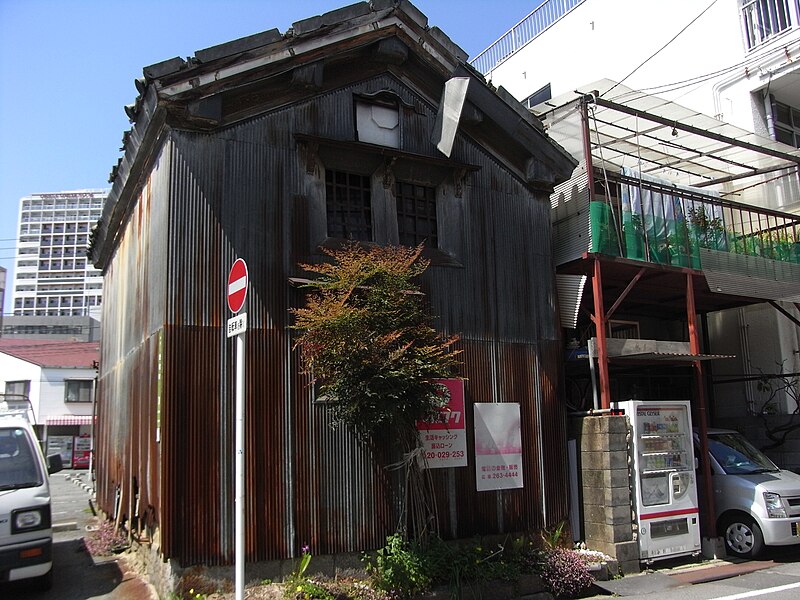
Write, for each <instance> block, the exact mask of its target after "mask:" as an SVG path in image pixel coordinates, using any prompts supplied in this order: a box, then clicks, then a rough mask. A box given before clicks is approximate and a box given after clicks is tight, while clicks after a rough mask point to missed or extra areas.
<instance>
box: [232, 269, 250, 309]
mask: <svg viewBox="0 0 800 600" xmlns="http://www.w3.org/2000/svg"><path fill="white" fill-rule="evenodd" d="M246 297H247V264H246V263H245V262H244V261H243V260H242V259H241V258H237V259H236V261H235V262H234V263H233V266H231V272H230V273H228V308H230V309H231V312H232V313H234V314H235V313H238V312H239V311H240V310H242V307H243V306H244V299H245V298H246Z"/></svg>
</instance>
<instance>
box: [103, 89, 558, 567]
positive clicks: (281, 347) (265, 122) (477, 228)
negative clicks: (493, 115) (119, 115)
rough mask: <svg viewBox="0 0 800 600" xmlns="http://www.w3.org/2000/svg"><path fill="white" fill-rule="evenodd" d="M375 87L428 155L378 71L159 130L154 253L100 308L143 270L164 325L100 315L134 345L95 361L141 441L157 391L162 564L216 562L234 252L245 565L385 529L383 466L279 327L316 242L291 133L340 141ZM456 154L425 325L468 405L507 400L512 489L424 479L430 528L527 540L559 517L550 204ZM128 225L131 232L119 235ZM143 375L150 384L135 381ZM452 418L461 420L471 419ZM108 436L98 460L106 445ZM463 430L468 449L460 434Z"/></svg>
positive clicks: (121, 474)
mask: <svg viewBox="0 0 800 600" xmlns="http://www.w3.org/2000/svg"><path fill="white" fill-rule="evenodd" d="M382 89H392V90H394V91H396V92H397V93H398V95H399V96H400V97H402V98H403V100H404V101H405V102H407V103H409V104H411V105H413V106H414V107H415V110H413V111H405V112H404V115H406V117H405V118H406V119H408V120H409V121H408V122H407V123H405V126H404V145H403V149H404V150H407V151H409V152H415V153H421V154H430V155H432V156H434V155H435V153H434V150H433V148H432V145H431V143H430V141H429V130H430V127H431V126H432V125H433V120H434V116H435V113H434V111H433V110H432V107H431V106H430V105H429V104H428V103H427V101H426V100H425V99H421V98H418V97H415V96H414V94H413V93H412V92H411V91H410V90H409V89H407V88H406V87H405V86H404V85H403V84H401V83H400V82H399V81H398V80H396V79H394V78H392V77H390V76H383V77H377V78H376V79H374V80H372V81H369V82H367V83H364V84H361V85H358V86H352V87H350V88H345V89H340V90H337V91H336V92H332V93H329V94H326V95H323V96H321V97H319V98H316V99H314V100H313V101H309V102H307V103H305V104H303V105H300V106H296V107H289V108H285V109H283V110H280V111H277V112H275V113H273V114H271V115H268V116H265V117H261V118H258V119H254V120H252V121H249V122H246V123H243V124H240V125H237V126H235V127H230V128H228V129H225V130H222V131H219V132H216V133H214V134H200V133H190V132H180V131H173V132H172V133H171V138H170V139H171V142H170V145H169V146H168V147H167V151H166V152H165V156H167V158H168V162H169V163H170V164H171V169H170V177H169V194H168V196H167V194H166V193H165V185H164V183H163V181H162V180H163V177H162V175H161V169H163V168H164V165H163V164H162V165H160V166H159V167H158V168H157V169H156V172H155V173H154V175H153V177H155V178H157V179H158V182H159V185H158V193H157V194H155V195H154V197H157V199H158V202H155V201H153V202H152V205H153V206H154V207H155V206H157V207H158V215H157V216H158V217H159V220H158V222H157V223H156V219H155V218H154V216H153V215H150V218H149V219H144V220H143V223H144V224H145V225H146V226H148V227H150V229H151V233H152V234H154V235H155V236H157V240H155V241H153V244H157V245H159V246H163V245H164V244H166V245H167V247H160V249H161V250H163V253H161V254H159V255H158V256H157V257H152V256H150V258H151V259H152V260H153V262H151V263H150V264H149V266H142V265H137V266H133V265H128V260H127V259H126V256H127V255H126V252H128V251H129V250H127V249H126V248H123V247H122V246H121V247H120V249H118V250H117V255H116V256H115V257H114V259H113V261H112V266H111V268H110V269H109V279H108V280H107V284H106V285H107V288H106V289H109V290H111V296H110V297H109V296H107V297H106V302H109V303H110V302H113V301H114V299H115V298H117V297H124V298H125V299H126V301H128V302H131V301H133V300H135V298H136V296H137V293H141V289H142V288H143V287H144V286H146V285H148V284H149V282H150V279H152V278H154V277H156V273H155V272H156V271H158V276H161V277H163V278H164V279H163V283H161V284H160V285H161V287H159V288H158V289H159V291H160V292H161V291H163V296H161V298H160V300H159V304H158V306H159V307H164V310H163V311H162V312H161V313H160V314H159V315H156V317H157V318H155V321H158V318H160V319H161V323H162V328H161V330H160V337H159V334H158V327H157V326H155V325H154V324H153V323H151V322H150V321H149V320H148V321H147V322H146V323H145V322H138V321H137V322H134V323H122V322H121V321H120V320H121V319H123V314H122V313H119V312H114V314H113V315H112V317H114V319H115V320H114V323H115V324H118V325H120V326H123V327H128V326H130V327H131V328H132V329H133V332H134V334H136V332H137V331H138V332H139V334H138V344H139V345H138V346H137V345H136V344H133V347H132V348H130V349H128V350H127V352H124V353H123V352H122V349H121V348H120V349H119V352H118V353H117V354H115V355H114V359H115V362H114V363H113V364H115V365H118V366H117V367H113V368H112V367H110V365H111V364H112V363H109V368H110V369H119V370H120V371H121V373H123V375H120V376H119V377H118V379H119V381H120V382H122V381H125V382H130V381H132V380H133V379H134V378H135V377H136V376H137V375H138V376H140V377H145V379H147V378H148V377H149V379H147V381H149V383H148V385H147V386H142V387H141V388H137V389H136V390H135V391H129V392H126V393H122V395H121V397H120V399H118V400H114V402H115V403H116V404H118V405H119V406H118V408H120V409H123V408H127V409H128V410H129V411H131V410H132V411H133V412H134V413H136V414H137V415H139V414H140V413H141V415H147V417H148V418H149V419H150V420H149V421H147V422H148V423H150V427H151V428H152V427H153V425H152V422H153V412H152V410H151V412H145V411H144V409H143V407H145V406H147V407H150V409H152V407H154V406H156V405H157V399H156V396H157V395H158V393H157V390H158V389H161V418H162V420H161V443H160V450H161V458H162V462H161V464H162V466H163V476H162V478H161V481H162V486H161V488H160V489H159V490H157V491H158V492H159V494H160V504H158V503H154V506H155V507H157V510H156V512H157V513H158V514H157V516H156V517H155V518H157V520H158V522H159V525H160V528H161V548H162V551H163V553H164V555H165V557H169V558H175V559H177V560H178V561H179V562H180V563H181V564H184V565H188V564H193V563H200V562H202V563H206V564H218V563H222V562H227V561H230V560H231V558H232V547H231V546H232V540H233V537H232V526H233V525H232V524H233V515H232V493H233V473H232V465H233V440H232V425H233V423H232V421H233V419H232V398H231V396H232V394H231V385H232V384H231V379H232V372H233V364H232V360H233V359H232V354H233V352H232V348H233V342H232V340H228V339H226V337H225V334H224V330H223V327H222V325H223V323H224V321H225V319H226V318H227V317H228V316H229V315H228V311H227V308H226V307H225V304H224V302H225V300H224V298H225V289H226V287H225V286H226V278H227V272H228V269H229V268H230V265H231V264H232V262H233V260H234V259H235V258H236V257H243V258H245V260H246V261H247V263H248V267H249V274H250V282H251V287H250V296H249V300H248V306H246V307H245V310H246V312H247V313H248V328H249V329H248V332H247V334H246V348H247V364H246V381H247V392H246V405H247V442H246V443H247V447H248V452H247V460H248V478H247V490H248V495H247V503H248V504H247V515H248V516H247V531H248V534H247V540H246V547H247V552H248V560H267V559H278V558H285V557H289V556H295V555H297V554H298V553H299V548H300V547H301V546H302V545H303V544H311V545H312V547H313V548H314V551H315V553H322V554H327V553H338V552H349V551H357V550H361V549H364V548H370V547H377V546H380V545H382V543H383V541H384V537H385V535H386V534H388V533H390V532H392V531H394V529H395V528H396V526H397V524H398V506H399V499H398V498H396V497H395V493H396V492H395V490H396V489H397V488H396V478H397V477H398V474H397V473H391V472H387V471H385V470H384V469H382V468H381V467H380V466H378V464H377V462H376V461H375V460H372V456H371V455H372V453H373V452H377V453H378V454H379V455H381V456H382V457H384V458H385V457H386V456H389V454H388V450H387V449H386V448H375V449H368V448H365V447H364V446H363V445H361V444H358V443H357V442H356V441H355V440H354V439H353V438H352V437H350V436H349V435H348V434H347V432H345V431H341V430H336V431H335V430H332V429H331V428H330V426H329V420H330V415H329V414H328V411H327V409H326V407H325V405H324V404H314V403H312V402H311V399H312V393H311V390H310V389H309V387H308V379H307V377H306V376H304V375H302V374H301V373H300V366H299V364H298V360H299V357H298V354H297V352H294V351H293V350H292V336H291V334H290V332H289V330H288V329H287V327H288V325H289V314H288V309H289V308H291V307H294V306H300V305H302V302H303V296H302V293H301V292H300V291H297V290H295V289H293V288H292V287H291V286H290V285H289V283H288V278H289V277H290V276H293V275H298V274H299V270H298V269H297V267H296V264H297V263H298V262H300V261H307V260H309V259H310V258H312V257H310V256H309V255H308V248H309V247H310V238H309V235H310V234H309V232H310V231H312V230H313V227H311V224H310V222H309V221H310V219H312V218H313V217H312V216H310V209H309V205H308V202H309V200H308V193H309V186H313V185H314V184H313V181H312V182H311V183H310V181H311V180H312V179H313V177H312V178H310V177H309V174H308V173H307V163H306V161H305V159H304V158H305V157H304V155H303V152H301V151H300V150H299V149H298V148H297V146H296V144H295V141H294V137H293V136H294V134H296V133H303V134H310V135H318V136H323V137H328V138H333V139H343V140H349V139H352V138H353V131H354V125H353V110H352V103H351V98H352V94H353V93H357V92H362V93H364V92H366V93H370V92H375V91H378V90H382ZM454 159H455V160H458V161H461V162H464V163H469V164H474V165H477V166H478V167H480V170H479V171H478V172H476V173H474V174H472V175H469V176H468V179H467V181H466V182H465V188H464V195H463V198H461V199H460V200H459V201H460V202H462V203H463V214H464V219H463V222H460V223H442V224H440V227H463V231H454V232H451V233H450V237H451V238H452V237H458V236H461V237H463V239H464V240H465V242H464V244H463V246H464V247H463V256H460V257H458V258H459V260H460V261H461V263H462V264H463V267H432V268H431V270H430V271H429V273H428V274H427V275H426V280H425V288H426V291H427V292H428V294H429V298H430V301H431V304H432V309H433V312H434V313H435V314H436V315H438V321H437V322H438V325H439V326H440V328H441V329H442V330H443V331H448V332H458V333H461V335H462V336H463V341H462V342H461V345H462V347H463V349H464V351H465V352H464V370H463V375H464V376H465V377H466V378H467V383H466V390H467V402H468V404H470V403H472V402H486V401H499V402H519V403H520V404H521V408H522V414H523V435H524V439H525V440H526V442H525V448H524V455H525V459H524V460H525V463H524V468H525V488H524V489H523V490H511V491H504V492H499V493H481V494H478V493H477V492H476V491H475V474H474V466H470V467H468V468H465V469H457V470H455V471H453V472H449V473H448V472H447V471H437V472H434V473H433V475H434V482H435V486H436V488H437V490H438V493H439V500H438V502H439V506H440V511H439V514H440V517H441V518H442V521H443V523H446V524H447V526H443V527H442V531H443V532H444V533H445V534H448V533H449V534H450V535H453V536H459V537H467V536H471V535H473V534H478V533H495V532H507V531H519V530H525V529H535V528H538V527H542V526H545V525H549V524H552V523H555V522H557V521H558V520H561V519H563V518H565V517H566V515H567V487H566V475H565V472H564V468H565V467H564V465H563V453H562V450H563V448H564V447H565V432H564V413H563V407H562V406H561V403H560V402H559V397H558V381H559V373H558V368H559V358H558V357H559V349H560V342H559V339H558V338H559V327H558V320H557V315H556V309H555V291H554V271H553V264H552V257H551V248H550V245H551V239H550V226H549V210H550V208H549V206H548V203H547V198H539V199H533V198H532V196H531V192H530V191H528V190H527V189H526V188H525V187H524V186H523V185H522V184H521V183H520V182H519V181H517V180H515V179H513V177H512V176H511V175H510V174H509V173H508V172H507V171H505V169H504V168H503V167H501V166H500V165H499V164H498V163H497V162H496V161H495V160H494V159H493V158H492V157H491V156H490V155H488V154H487V153H486V152H485V151H484V150H482V149H480V148H478V147H477V146H476V145H475V144H474V143H472V142H469V141H467V140H466V139H463V138H459V140H457V144H456V147H455V150H454ZM143 199H144V195H143ZM166 206H168V207H169V208H168V211H169V212H168V215H167V214H165V212H164V211H165V210H166V209H165V207H166ZM151 210H154V209H151ZM141 226H142V225H139V227H141ZM136 227H137V225H136V224H135V223H134V222H131V223H129V224H128V225H127V227H126V235H127V232H129V231H131V230H132V229H135V228H136ZM165 227H166V228H167V229H165ZM123 244H124V240H123ZM136 256H137V257H141V256H149V255H148V254H147V253H143V254H141V255H140V254H136ZM165 265H166V268H164V267H165ZM119 269H123V271H124V274H125V275H127V276H130V275H135V277H134V278H133V279H130V280H123V279H122V278H120V277H118V276H116V275H115V272H116V271H117V270H119ZM134 282H135V283H134ZM129 288H130V289H129ZM151 301H152V300H151ZM144 332H150V333H147V334H145V333H144ZM153 332H156V333H155V335H154V334H153ZM134 337H137V336H136V335H134ZM159 343H160V344H161V345H160V346H159ZM159 348H161V349H162V355H163V365H162V367H163V379H162V380H161V381H160V386H161V387H160V388H159V380H158V378H157V375H156V373H157V371H158V369H157V366H158V358H159ZM138 356H141V358H140V360H139V362H137V361H135V360H134V357H138ZM109 358H112V357H111V356H109ZM145 359H146V361H145ZM145 364H146V365H148V367H149V368H150V369H152V371H151V372H150V373H147V374H145V372H144V371H143V369H142V366H143V365H145ZM137 369H139V371H137ZM104 373H106V375H104V380H105V379H107V378H110V377H111V375H110V374H109V373H108V370H107V369H104ZM114 381H115V382H116V381H117V380H116V379H114ZM119 393H120V388H119V387H116V386H110V385H107V386H106V387H104V394H106V395H108V394H112V395H116V394H119ZM137 411H138V412H137ZM468 415H470V423H471V409H468ZM137 418H138V419H139V420H138V421H137V422H138V423H140V424H141V425H144V424H145V421H143V420H142V418H141V417H137ZM106 420H108V419H106ZM132 422H134V421H132ZM120 427H122V426H120ZM468 430H469V428H468ZM108 436H115V437H113V440H118V443H120V444H132V443H133V442H132V441H131V440H134V439H135V440H136V442H135V444H134V445H137V444H138V445H139V446H142V445H144V442H146V443H147V447H148V448H149V449H150V450H149V452H151V453H152V451H153V450H154V449H156V450H157V447H154V446H153V443H152V440H153V439H154V438H153V436H152V435H151V432H149V431H145V430H144V429H141V430H138V431H133V430H130V431H122V430H121V429H119V430H115V431H113V432H112V431H110V430H109V431H108ZM108 436H107V437H106V438H104V447H105V444H110V445H112V446H113V445H114V443H113V441H112V438H111V437H108ZM469 436H470V446H469V447H470V448H472V447H473V446H472V442H471V437H472V432H471V430H469ZM128 452H129V451H128V449H123V448H118V449H116V450H115V452H114V453H113V455H114V458H113V459H112V458H109V460H110V461H117V462H119V466H118V467H116V470H114V477H112V478H111V479H110V480H109V481H108V482H106V483H105V492H104V496H103V497H104V502H105V503H106V505H108V503H109V502H110V501H111V500H112V492H113V486H114V485H115V484H117V483H119V482H120V481H122V482H124V481H125V477H128V476H129V475H130V473H132V471H131V469H130V466H128V465H127V463H126V461H127V460H128V457H129V456H130V454H129V453H128ZM151 462H152V460H150V461H149V462H148V463H147V464H148V465H149V464H151ZM545 465H546V466H547V467H546V468H545ZM140 487H141V484H140Z"/></svg>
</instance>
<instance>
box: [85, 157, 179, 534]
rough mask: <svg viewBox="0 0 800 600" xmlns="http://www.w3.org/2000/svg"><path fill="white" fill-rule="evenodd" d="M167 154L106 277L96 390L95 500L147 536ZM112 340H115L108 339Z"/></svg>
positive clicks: (153, 499) (154, 475) (155, 468)
mask: <svg viewBox="0 0 800 600" xmlns="http://www.w3.org/2000/svg"><path fill="white" fill-rule="evenodd" d="M168 158H169V150H168V148H167V149H165V150H164V151H163V152H162V153H161V156H160V157H159V159H157V160H156V161H155V166H154V167H153V169H152V171H151V172H150V175H149V177H148V179H147V181H146V182H145V185H144V186H143V189H142V191H141V193H140V194H139V198H138V201H137V203H136V207H135V210H134V211H133V213H132V214H131V216H130V218H129V220H128V222H127V223H126V224H125V227H124V229H123V231H122V232H121V234H120V236H119V240H118V243H117V247H116V252H115V259H114V262H113V263H112V264H111V265H110V266H109V267H108V269H107V270H106V272H105V282H104V284H105V285H104V290H103V319H102V321H103V328H104V336H103V341H102V346H101V357H100V369H101V371H100V377H99V382H98V398H99V402H98V429H97V448H98V449H99V451H98V453H97V474H98V479H97V499H98V502H99V504H100V506H101V507H102V508H103V509H104V510H105V511H106V512H107V513H109V514H111V515H113V516H117V514H118V513H119V514H120V515H121V518H125V519H127V520H128V525H129V526H133V527H134V528H136V529H139V530H141V531H143V532H144V533H146V534H150V533H152V532H153V531H154V528H155V527H156V526H157V525H160V524H161V523H162V521H161V515H160V507H161V493H162V486H161V483H160V478H161V471H160V464H161V463H160V461H161V454H160V448H159V446H158V444H157V442H156V430H157V426H158V389H159V381H158V364H159V329H160V327H161V326H162V323H163V322H164V310H165V297H166V289H167V285H166V279H167V277H166V275H167V262H166V257H167V248H166V242H167V231H166V225H167V222H168V219H167V211H166V207H167V203H166V198H167V190H168V176H169V160H168ZM110 332H113V333H110Z"/></svg>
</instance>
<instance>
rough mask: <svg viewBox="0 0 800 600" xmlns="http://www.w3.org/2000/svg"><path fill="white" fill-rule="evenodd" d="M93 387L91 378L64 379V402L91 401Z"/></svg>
mask: <svg viewBox="0 0 800 600" xmlns="http://www.w3.org/2000/svg"><path fill="white" fill-rule="evenodd" d="M93 389H94V381H92V380H91V379H65V380H64V402H91V401H92V390H93Z"/></svg>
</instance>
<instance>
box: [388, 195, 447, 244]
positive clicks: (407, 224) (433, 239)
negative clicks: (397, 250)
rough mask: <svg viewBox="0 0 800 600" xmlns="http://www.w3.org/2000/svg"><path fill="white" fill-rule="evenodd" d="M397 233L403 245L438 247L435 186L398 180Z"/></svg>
mask: <svg viewBox="0 0 800 600" xmlns="http://www.w3.org/2000/svg"><path fill="white" fill-rule="evenodd" d="M395 200H396V202H397V233H398V235H399V238H400V243H401V244H402V245H403V246H418V245H419V244H421V243H423V242H424V243H425V246H426V247H428V248H437V247H438V237H437V224H436V188H435V187H430V186H426V185H417V184H415V183H407V182H404V181H398V182H397V183H396V184H395Z"/></svg>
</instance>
